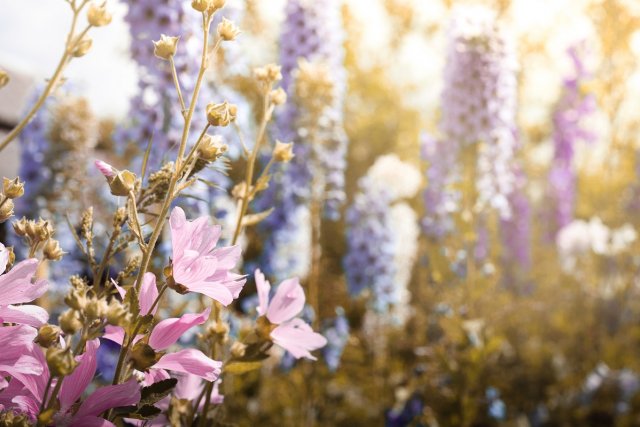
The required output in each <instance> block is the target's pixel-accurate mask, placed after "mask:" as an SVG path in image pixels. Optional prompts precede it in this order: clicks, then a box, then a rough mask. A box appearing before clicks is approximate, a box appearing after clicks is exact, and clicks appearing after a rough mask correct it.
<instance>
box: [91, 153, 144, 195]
mask: <svg viewBox="0 0 640 427" xmlns="http://www.w3.org/2000/svg"><path fill="white" fill-rule="evenodd" d="M95 165H96V168H97V169H98V170H99V171H100V172H101V173H102V175H104V177H105V178H107V182H108V183H109V189H110V190H111V194H113V195H114V196H128V195H129V194H130V193H131V192H132V191H135V189H136V185H137V182H138V178H137V177H136V174H135V173H133V172H131V171H129V170H126V169H124V170H118V169H116V168H114V167H113V166H111V165H110V164H108V163H106V162H103V161H102V160H96V161H95Z"/></svg>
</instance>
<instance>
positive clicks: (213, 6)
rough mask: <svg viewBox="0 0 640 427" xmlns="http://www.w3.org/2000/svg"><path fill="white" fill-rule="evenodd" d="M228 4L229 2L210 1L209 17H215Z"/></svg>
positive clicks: (220, 0)
mask: <svg viewBox="0 0 640 427" xmlns="http://www.w3.org/2000/svg"><path fill="white" fill-rule="evenodd" d="M226 2H227V0H209V9H207V13H208V14H209V15H213V14H214V13H216V12H217V11H218V10H220V9H222V8H223V7H224V5H225V3H226Z"/></svg>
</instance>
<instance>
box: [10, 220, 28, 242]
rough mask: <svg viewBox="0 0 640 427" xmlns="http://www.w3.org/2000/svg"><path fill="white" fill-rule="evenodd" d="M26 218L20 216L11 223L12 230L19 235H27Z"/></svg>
mask: <svg viewBox="0 0 640 427" xmlns="http://www.w3.org/2000/svg"><path fill="white" fill-rule="evenodd" d="M27 223H28V222H27V218H25V217H22V218H21V219H19V220H18V221H14V223H13V231H14V232H15V233H16V234H17V235H18V236H20V237H24V236H26V235H27Z"/></svg>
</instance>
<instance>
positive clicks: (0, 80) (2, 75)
mask: <svg viewBox="0 0 640 427" xmlns="http://www.w3.org/2000/svg"><path fill="white" fill-rule="evenodd" d="M9 80H11V79H10V78H9V73H7V72H6V71H5V70H2V69H0V89H1V88H3V87H5V86H6V85H8V84H9Z"/></svg>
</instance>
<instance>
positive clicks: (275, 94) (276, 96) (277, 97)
mask: <svg viewBox="0 0 640 427" xmlns="http://www.w3.org/2000/svg"><path fill="white" fill-rule="evenodd" d="M269 99H270V100H271V103H272V104H273V105H282V104H284V103H285V102H287V92H285V91H284V89H282V88H281V87H279V88H278V89H274V90H272V91H271V93H269Z"/></svg>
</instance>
